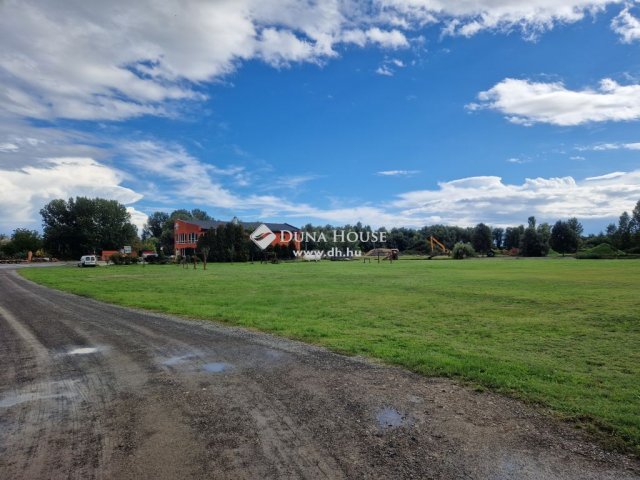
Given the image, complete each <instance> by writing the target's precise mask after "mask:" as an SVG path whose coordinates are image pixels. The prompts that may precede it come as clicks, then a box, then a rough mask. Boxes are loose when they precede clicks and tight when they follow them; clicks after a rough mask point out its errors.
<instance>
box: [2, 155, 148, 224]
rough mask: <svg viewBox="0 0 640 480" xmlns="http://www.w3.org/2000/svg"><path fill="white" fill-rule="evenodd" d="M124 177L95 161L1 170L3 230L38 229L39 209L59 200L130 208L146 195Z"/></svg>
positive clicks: (76, 159)
mask: <svg viewBox="0 0 640 480" xmlns="http://www.w3.org/2000/svg"><path fill="white" fill-rule="evenodd" d="M123 178H124V175H123V174H122V173H121V172H119V171H118V170H116V169H114V168H111V167H108V166H106V165H103V164H101V163H99V162H97V161H95V160H94V159H92V158H82V157H68V158H64V157H63V158H50V159H46V160H43V161H42V162H41V163H40V164H39V165H31V166H26V167H24V168H20V169H11V170H8V169H0V229H4V230H9V229H13V228H16V226H27V225H28V226H36V225H37V224H38V223H39V213H38V212H39V210H40V208H42V206H43V205H44V204H46V203H47V202H49V201H51V200H54V199H56V198H65V199H66V198H70V197H75V196H86V197H102V198H109V199H114V200H118V201H119V202H121V203H123V204H125V205H128V204H132V203H134V202H137V201H138V200H140V199H141V198H142V195H141V194H139V193H137V192H135V191H133V190H131V189H129V188H126V187H123V186H122V181H123Z"/></svg>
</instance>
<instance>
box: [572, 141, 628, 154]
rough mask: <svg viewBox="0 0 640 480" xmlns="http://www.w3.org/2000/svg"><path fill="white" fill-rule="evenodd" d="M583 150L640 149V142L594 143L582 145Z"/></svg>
mask: <svg viewBox="0 0 640 480" xmlns="http://www.w3.org/2000/svg"><path fill="white" fill-rule="evenodd" d="M580 149H581V150H594V151H596V152H598V151H604V150H640V142H636V143H600V144H598V145H594V146H592V147H581V148H580Z"/></svg>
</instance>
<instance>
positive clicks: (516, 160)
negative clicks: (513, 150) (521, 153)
mask: <svg viewBox="0 0 640 480" xmlns="http://www.w3.org/2000/svg"><path fill="white" fill-rule="evenodd" d="M507 162H509V163H517V164H520V165H521V164H523V163H527V162H528V160H523V159H522V158H516V157H511V158H507Z"/></svg>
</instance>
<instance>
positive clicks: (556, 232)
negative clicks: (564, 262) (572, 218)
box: [549, 220, 578, 257]
mask: <svg viewBox="0 0 640 480" xmlns="http://www.w3.org/2000/svg"><path fill="white" fill-rule="evenodd" d="M549 243H550V244H551V248H553V249H554V250H555V251H556V252H558V253H561V254H562V256H563V257H564V255H565V253H574V252H575V251H576V250H577V249H578V235H577V234H576V231H575V229H574V228H572V226H571V224H570V223H569V222H563V221H562V220H558V221H557V222H556V224H555V225H554V226H553V228H552V229H551V237H550V239H549Z"/></svg>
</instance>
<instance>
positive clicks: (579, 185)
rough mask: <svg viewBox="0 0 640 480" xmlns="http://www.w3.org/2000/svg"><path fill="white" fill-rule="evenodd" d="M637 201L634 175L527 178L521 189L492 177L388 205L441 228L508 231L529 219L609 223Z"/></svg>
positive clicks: (639, 181) (639, 173)
mask: <svg viewBox="0 0 640 480" xmlns="http://www.w3.org/2000/svg"><path fill="white" fill-rule="evenodd" d="M638 198H640V170H636V171H632V172H614V173H610V174H606V175H601V176H598V177H590V178H585V179H583V180H576V179H574V178H573V177H560V178H532V179H526V180H525V181H524V182H523V183H522V184H509V183H505V182H504V181H503V180H502V179H501V178H500V177H494V176H484V177H469V178H463V179H459V180H453V181H449V182H441V183H439V184H438V188H437V189H433V190H419V191H413V192H407V193H404V194H401V195H399V197H398V199H397V200H396V201H394V202H393V203H392V206H393V207H394V208H397V209H400V215H401V216H404V217H412V218H422V219H427V218H432V217H434V216H438V217H440V218H441V220H442V222H443V223H452V224H460V225H474V224H476V223H478V222H486V223H489V224H492V225H498V226H508V225H514V224H518V223H522V222H523V221H524V219H526V218H527V217H528V216H529V215H535V216H536V217H538V218H539V219H540V220H546V221H554V220H556V219H559V218H567V217H572V216H577V217H579V218H582V219H605V218H615V217H617V216H618V215H620V212H622V211H623V210H628V209H630V208H633V205H634V204H635V203H636V202H637V201H638Z"/></svg>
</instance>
